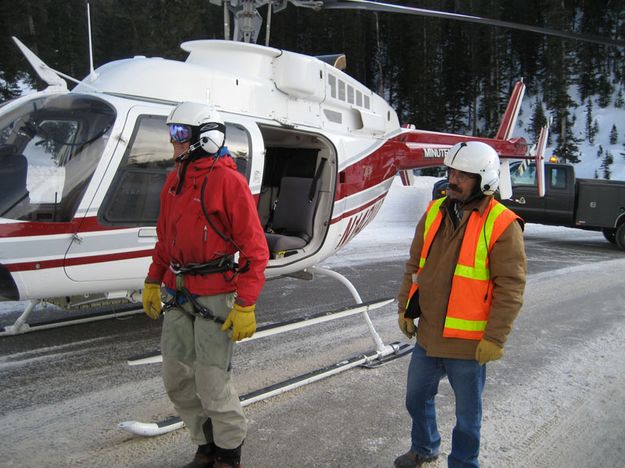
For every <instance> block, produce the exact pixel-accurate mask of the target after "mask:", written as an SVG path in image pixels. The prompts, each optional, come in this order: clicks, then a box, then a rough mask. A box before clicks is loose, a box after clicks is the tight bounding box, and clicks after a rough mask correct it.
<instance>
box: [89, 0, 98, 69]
mask: <svg viewBox="0 0 625 468" xmlns="http://www.w3.org/2000/svg"><path fill="white" fill-rule="evenodd" d="M87 31H88V34H89V75H90V76H91V78H92V79H93V78H96V76H97V75H96V72H95V70H94V69H93V43H92V41H91V9H90V7H89V2H87Z"/></svg>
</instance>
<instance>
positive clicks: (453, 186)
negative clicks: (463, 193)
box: [447, 183, 460, 192]
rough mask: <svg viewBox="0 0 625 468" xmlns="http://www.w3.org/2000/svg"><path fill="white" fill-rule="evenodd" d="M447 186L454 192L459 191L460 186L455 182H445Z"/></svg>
mask: <svg viewBox="0 0 625 468" xmlns="http://www.w3.org/2000/svg"><path fill="white" fill-rule="evenodd" d="M447 188H448V189H449V190H452V191H454V192H460V187H458V186H457V185H456V184H451V183H450V184H447Z"/></svg>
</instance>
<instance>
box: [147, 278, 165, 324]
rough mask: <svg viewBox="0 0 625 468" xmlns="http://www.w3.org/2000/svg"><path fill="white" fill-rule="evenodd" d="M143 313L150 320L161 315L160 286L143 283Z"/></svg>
mask: <svg viewBox="0 0 625 468" xmlns="http://www.w3.org/2000/svg"><path fill="white" fill-rule="evenodd" d="M143 311H144V312H145V313H146V315H147V316H148V317H150V318H151V319H152V320H156V319H157V318H158V316H159V315H161V285H160V284H156V283H145V284H144V285H143Z"/></svg>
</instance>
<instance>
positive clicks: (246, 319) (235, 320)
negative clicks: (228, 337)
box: [221, 302, 256, 341]
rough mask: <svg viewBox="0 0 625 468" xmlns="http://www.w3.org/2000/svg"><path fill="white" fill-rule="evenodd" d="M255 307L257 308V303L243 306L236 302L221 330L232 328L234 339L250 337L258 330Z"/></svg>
mask: <svg viewBox="0 0 625 468" xmlns="http://www.w3.org/2000/svg"><path fill="white" fill-rule="evenodd" d="M254 309H256V304H252V305H250V306H242V305H239V304H237V303H236V302H235V303H234V306H233V307H232V310H231V311H230V313H229V314H228V317H227V318H226V321H225V322H224V324H223V325H222V326H221V331H226V330H228V329H229V328H232V341H239V340H242V339H244V338H249V337H250V336H252V335H253V334H254V332H255V331H256V316H255V315H254Z"/></svg>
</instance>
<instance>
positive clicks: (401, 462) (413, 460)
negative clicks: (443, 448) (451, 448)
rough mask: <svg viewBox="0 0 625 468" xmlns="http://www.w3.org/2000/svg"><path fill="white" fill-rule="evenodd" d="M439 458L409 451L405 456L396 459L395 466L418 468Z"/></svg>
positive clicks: (398, 467)
mask: <svg viewBox="0 0 625 468" xmlns="http://www.w3.org/2000/svg"><path fill="white" fill-rule="evenodd" d="M437 458H438V455H429V456H424V455H419V454H418V453H414V452H412V451H410V450H408V451H407V452H406V453H404V454H403V455H400V456H399V457H397V458H396V459H395V462H394V465H395V467H396V468H417V467H419V466H421V465H423V464H424V463H428V462H431V461H434V460H436V459H437Z"/></svg>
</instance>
